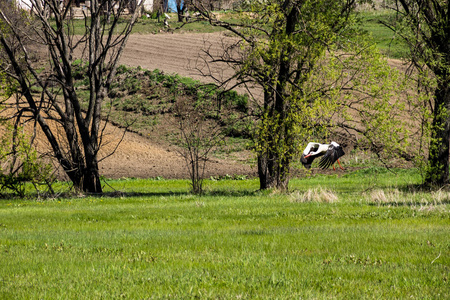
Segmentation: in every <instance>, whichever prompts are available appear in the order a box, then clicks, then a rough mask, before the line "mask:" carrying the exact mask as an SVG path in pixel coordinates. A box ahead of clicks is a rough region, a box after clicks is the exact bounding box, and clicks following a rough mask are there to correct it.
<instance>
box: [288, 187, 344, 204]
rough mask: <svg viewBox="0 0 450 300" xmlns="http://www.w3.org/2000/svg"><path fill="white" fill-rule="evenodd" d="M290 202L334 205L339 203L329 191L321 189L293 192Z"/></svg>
mask: <svg viewBox="0 0 450 300" xmlns="http://www.w3.org/2000/svg"><path fill="white" fill-rule="evenodd" d="M290 198H291V199H290V200H291V202H298V203H305V202H317V203H335V202H338V201H339V198H338V196H337V195H336V194H335V193H334V192H333V191H330V190H327V189H323V188H321V187H319V188H314V189H308V190H307V191H306V192H300V191H297V192H294V193H292V194H290Z"/></svg>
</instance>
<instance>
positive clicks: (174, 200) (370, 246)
mask: <svg viewBox="0 0 450 300" xmlns="http://www.w3.org/2000/svg"><path fill="white" fill-rule="evenodd" d="M418 181H420V178H419V177H418V176H417V175H415V174H414V172H413V171H402V172H398V173H397V175H393V174H392V173H390V172H383V171H381V170H373V171H372V172H369V171H367V172H362V171H360V172H356V173H351V174H348V175H345V176H324V175H320V176H312V177H306V178H301V179H293V180H292V181H291V192H290V193H287V194H285V193H277V192H273V191H267V192H260V191H258V181H257V180H256V179H249V180H208V181H206V183H205V184H206V186H205V187H206V193H205V195H203V196H195V195H191V194H190V193H189V190H190V187H189V181H187V180H164V179H161V178H156V179H152V180H143V179H122V180H108V181H107V183H108V185H107V186H105V191H106V195H104V196H95V197H94V196H76V197H70V198H67V197H66V198H55V199H49V200H8V199H3V200H0V258H1V260H0V298H2V299H98V298H107V299H115V298H121V297H122V298H129V299H142V298H157V299H159V298H164V299H167V298H201V299H204V298H214V299H216V298H226V299H231V298H245V299H248V298H252V299H253V298H264V299H267V298H273V297H274V295H276V297H277V298H280V299H292V298H321V299H323V298H346V299H350V298H352V299H353V298H367V297H370V298H384V299H386V298H442V299H445V298H448V297H449V296H450V288H449V284H448V276H449V265H450V256H449V255H450V238H449V236H448V232H449V229H450V221H449V220H450V218H449V217H450V212H449V198H450V197H449V193H448V192H445V191H436V192H423V191H420V190H414V189H413V186H414V184H416V183H417V182H418ZM308 193H309V194H310V195H315V196H311V197H309V198H308V197H306V201H303V200H302V199H301V196H304V195H308ZM330 195H331V196H330ZM330 197H331V198H330Z"/></svg>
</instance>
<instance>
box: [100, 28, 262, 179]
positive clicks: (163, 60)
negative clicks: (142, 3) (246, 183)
mask: <svg viewBox="0 0 450 300" xmlns="http://www.w3.org/2000/svg"><path fill="white" fill-rule="evenodd" d="M223 38H224V36H223V35H222V34H219V33H215V34H157V35H153V34H149V35H140V34H136V35H131V36H130V39H129V41H128V43H127V46H126V49H125V51H124V53H123V56H122V58H121V61H120V64H123V65H127V66H133V67H137V66H140V67H142V68H143V69H148V70H154V69H159V70H162V71H164V72H165V73H169V74H171V73H176V74H179V75H181V76H184V77H191V78H194V79H197V80H200V81H204V82H211V80H210V79H208V78H206V77H204V76H202V75H200V73H199V71H198V70H197V67H201V66H200V65H199V64H200V63H201V61H202V60H201V59H199V57H200V56H201V55H202V49H205V47H212V48H215V49H217V51H219V50H220V47H221V44H222V40H223ZM216 70H217V72H218V73H221V74H222V75H224V76H225V75H226V74H224V72H225V73H226V72H230V71H229V70H228V71H226V70H225V71H224V70H223V69H220V67H219V66H217V69H216ZM160 131H161V130H154V131H153V132H151V133H149V134H148V135H145V136H142V135H139V134H136V133H133V132H127V133H126V134H125V137H124V139H123V141H122V142H121V143H120V145H119V146H118V148H117V149H116V151H115V153H114V154H113V155H111V156H109V157H106V158H105V159H103V160H102V161H101V162H100V172H101V174H102V175H103V176H105V177H107V178H121V177H136V178H154V177H158V176H161V177H163V178H189V173H188V170H187V166H186V163H185V161H184V158H183V157H182V156H181V155H180V154H179V152H178V151H176V149H175V148H174V147H173V146H171V145H170V144H169V143H168V142H167V141H165V140H164V138H163V137H162V136H161V132H160ZM107 132H108V134H107V135H106V136H105V141H106V143H107V144H106V145H105V147H104V152H102V155H106V154H107V153H109V152H111V150H113V149H114V147H115V146H116V145H117V142H118V141H119V140H120V138H121V135H122V132H123V131H121V129H119V128H116V127H114V126H112V125H108V128H107ZM246 159H248V157H243V158H227V159H215V158H213V159H212V160H211V161H210V162H209V163H208V164H207V168H206V171H205V174H206V176H207V177H210V176H224V175H227V174H228V175H249V176H256V168H255V166H251V165H249V164H248V163H245V162H244V161H245V160H246Z"/></svg>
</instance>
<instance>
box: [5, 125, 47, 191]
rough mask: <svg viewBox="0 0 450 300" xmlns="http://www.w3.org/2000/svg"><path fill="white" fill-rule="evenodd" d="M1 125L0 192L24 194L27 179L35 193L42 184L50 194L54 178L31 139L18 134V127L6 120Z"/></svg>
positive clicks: (39, 189)
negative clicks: (32, 144)
mask: <svg viewBox="0 0 450 300" xmlns="http://www.w3.org/2000/svg"><path fill="white" fill-rule="evenodd" d="M0 121H1V120H0ZM2 123H3V124H2ZM0 126H1V127H2V128H1V130H2V131H3V132H4V134H3V135H2V137H1V139H0V162H1V164H0V191H9V192H12V193H14V194H15V195H17V196H19V197H24V196H25V192H26V183H27V182H30V183H31V184H32V185H33V186H34V188H35V189H36V191H37V192H38V193H39V192H41V187H45V188H46V191H48V192H50V193H52V194H53V189H52V184H53V182H54V181H55V178H54V176H53V173H52V167H51V165H50V164H46V163H44V162H43V161H42V159H41V158H40V157H39V156H38V153H37V151H36V150H35V149H33V148H32V146H31V143H30V138H29V137H27V136H26V135H25V134H24V133H21V132H20V128H17V127H16V128H14V127H13V126H12V125H11V124H8V123H6V122H1V123H0Z"/></svg>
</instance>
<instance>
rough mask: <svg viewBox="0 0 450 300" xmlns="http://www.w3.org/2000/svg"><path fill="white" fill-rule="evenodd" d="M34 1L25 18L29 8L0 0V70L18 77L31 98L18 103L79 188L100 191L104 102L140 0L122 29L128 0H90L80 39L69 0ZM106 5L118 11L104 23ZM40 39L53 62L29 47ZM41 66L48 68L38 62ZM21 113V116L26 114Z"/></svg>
mask: <svg viewBox="0 0 450 300" xmlns="http://www.w3.org/2000/svg"><path fill="white" fill-rule="evenodd" d="M31 1H32V4H33V6H34V10H33V14H34V16H33V18H28V19H26V20H23V18H27V15H24V14H22V13H21V12H19V11H18V10H17V8H16V7H14V6H7V5H4V4H2V5H0V21H2V23H4V24H5V25H7V28H6V30H3V29H2V31H1V32H0V42H1V43H0V44H1V47H0V54H1V55H2V56H1V57H0V71H3V72H4V73H5V74H6V75H7V76H9V78H10V79H11V80H13V81H16V82H17V83H18V85H19V87H20V88H19V92H20V93H22V95H23V97H24V98H25V100H26V102H25V103H23V104H21V105H22V106H21V107H17V109H18V110H19V111H26V112H30V113H31V115H32V116H31V119H34V120H36V121H37V123H38V124H39V126H40V127H41V128H42V130H43V132H44V134H45V136H46V137H47V140H48V141H49V143H50V145H51V147H52V150H53V153H54V157H55V158H56V159H57V160H58V161H59V163H60V164H61V166H62V168H63V170H64V171H65V172H66V174H67V176H68V177H69V179H70V180H71V181H72V182H73V184H74V186H75V188H77V189H79V190H81V191H85V192H90V193H101V192H102V187H101V183H100V174H99V167H98V156H97V155H98V151H99V149H100V146H101V145H100V144H99V137H101V132H100V120H101V111H102V102H103V100H104V96H105V93H106V91H107V89H108V88H109V86H110V84H111V82H112V80H113V78H114V75H115V69H116V66H117V63H118V61H119V59H120V57H121V55H122V52H123V50H124V48H125V44H126V42H127V40H128V36H129V35H130V33H131V29H132V27H133V25H134V23H135V21H136V18H137V15H138V13H139V10H140V8H141V7H142V5H143V1H140V3H139V5H138V6H137V8H136V10H135V13H134V14H133V15H132V17H131V19H129V20H128V23H127V24H126V26H125V27H124V29H122V31H118V30H117V24H119V19H120V18H121V17H122V13H123V11H124V9H125V8H126V5H127V1H119V2H115V3H116V4H117V5H118V8H117V9H114V8H113V7H111V1H110V0H93V1H92V3H91V6H90V15H91V18H90V19H89V20H86V33H85V34H84V35H83V36H82V37H81V38H80V39H79V40H78V39H75V36H74V35H73V33H72V32H71V28H72V26H71V24H70V22H71V20H70V19H68V18H67V16H68V14H69V12H70V8H71V7H70V4H71V3H70V2H67V3H66V4H64V6H63V7H61V3H60V2H59V0H48V1H46V2H45V7H43V5H42V2H41V1H40V0H31ZM105 9H107V10H108V9H109V12H110V13H111V15H112V17H113V18H111V22H110V24H109V25H106V24H105V23H104V22H103V21H104V20H103V18H104V16H103V13H104V10H105ZM47 11H50V12H51V14H52V15H53V16H54V19H53V20H51V21H50V20H48V18H47ZM21 18H22V19H21ZM28 22H35V24H33V26H28V27H27V26H25V25H24V24H27V23H28ZM2 25H3V24H2ZM5 27H6V26H5ZM42 45H45V48H46V49H47V50H48V56H47V57H48V61H46V62H44V63H42V64H39V65H37V66H36V62H35V61H34V60H33V59H32V58H31V57H30V53H33V52H34V51H33V50H34V49H35V48H36V47H42ZM83 46H84V47H85V48H84V49H83V51H82V52H83V53H85V54H86V55H87V58H88V64H87V72H86V73H87V78H88V81H89V84H88V86H89V99H87V100H88V104H87V108H83V107H82V106H83V103H82V102H81V101H80V99H79V95H78V94H77V90H76V88H75V80H74V77H73V72H74V70H73V68H74V66H73V59H74V57H73V53H74V52H75V49H76V48H77V47H83ZM33 47H34V48H33ZM11 66H13V68H11ZM42 66H44V67H47V69H45V70H44V71H40V70H38V69H36V67H37V68H41V67H42ZM35 85H37V86H39V87H40V88H41V89H42V92H41V94H40V95H39V94H37V95H36V94H33V93H32V92H31V89H32V86H35ZM18 115H19V117H20V116H21V115H22V114H21V113H20V114H18ZM27 117H28V116H27ZM47 122H54V123H56V124H57V129H51V127H50V126H49V125H48V124H47Z"/></svg>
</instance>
